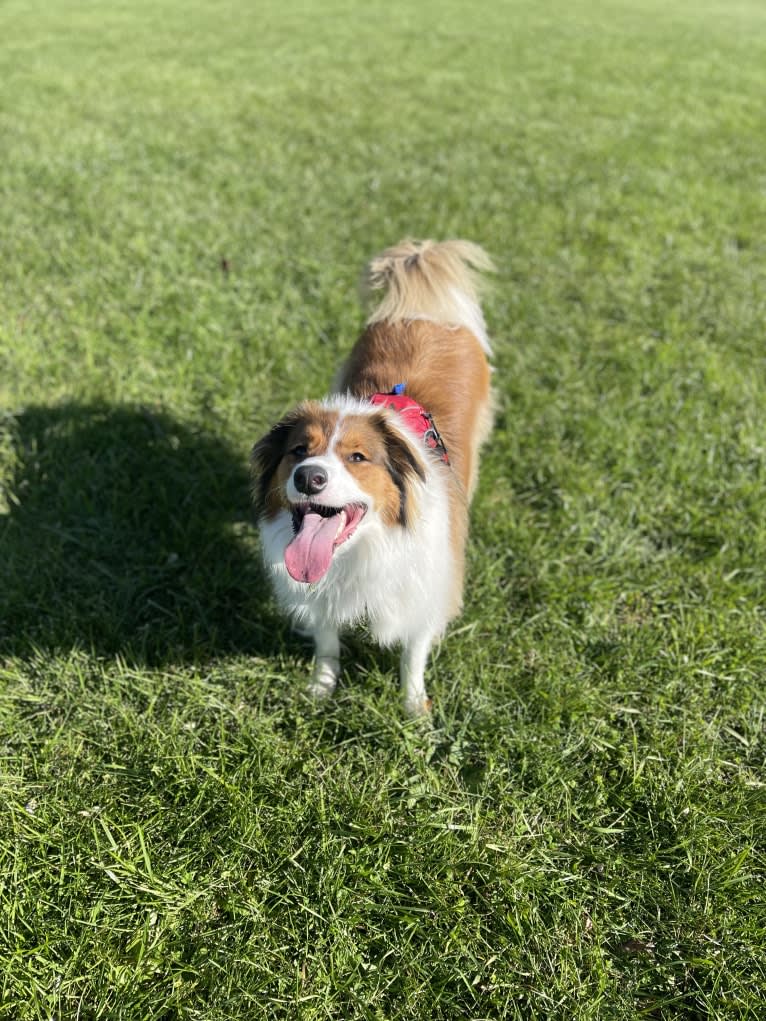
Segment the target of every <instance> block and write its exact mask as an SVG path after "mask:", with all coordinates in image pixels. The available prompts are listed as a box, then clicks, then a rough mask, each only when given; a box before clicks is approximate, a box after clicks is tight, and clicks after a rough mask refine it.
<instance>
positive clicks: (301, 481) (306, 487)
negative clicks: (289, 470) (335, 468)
mask: <svg viewBox="0 0 766 1021" xmlns="http://www.w3.org/2000/svg"><path fill="white" fill-rule="evenodd" d="M293 482H294V483H295V488H296V489H297V490H298V492H299V493H305V494H306V496H313V495H314V493H321V492H322V490H323V489H324V487H325V486H326V485H327V472H326V471H325V470H324V468H320V467H319V465H317V464H302V465H301V466H300V468H296V469H295V474H294V475H293Z"/></svg>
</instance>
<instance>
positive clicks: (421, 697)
mask: <svg viewBox="0 0 766 1021" xmlns="http://www.w3.org/2000/svg"><path fill="white" fill-rule="evenodd" d="M433 639H434V636H433V635H432V634H423V635H417V636H415V637H414V638H409V639H407V640H406V641H405V642H404V644H403V646H402V656H401V661H400V673H399V676H400V679H401V686H402V698H403V699H404V710H405V712H406V713H407V715H408V716H427V715H428V713H430V711H431V699H430V698H429V697H428V695H427V694H426V682H425V672H426V663H427V662H428V653H429V652H430V651H431V644H432V642H433Z"/></svg>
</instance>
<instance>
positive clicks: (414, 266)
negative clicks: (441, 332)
mask: <svg viewBox="0 0 766 1021" xmlns="http://www.w3.org/2000/svg"><path fill="white" fill-rule="evenodd" d="M493 269H494V266H493V264H492V260H491V259H490V257H489V256H488V255H487V253H486V252H485V251H484V249H483V248H480V247H479V245H475V244H473V242H471V241H440V242H436V241H411V240H409V239H408V240H405V241H400V242H399V244H398V245H393V246H392V247H391V248H387V249H386V250H385V251H384V252H381V254H380V255H378V256H376V257H375V258H374V259H372V260H371V261H370V263H369V264H368V266H367V270H366V274H365V281H364V290H365V292H367V293H372V292H374V291H378V290H383V291H384V294H383V297H382V299H381V301H380V302H379V303H378V304H377V305H376V306H375V308H374V309H373V311H372V312H371V313H370V316H369V318H368V320H367V325H368V326H370V325H371V324H373V323H381V322H398V321H399V320H402V319H432V320H433V321H434V322H437V323H444V324H445V325H450V324H452V325H460V326H465V327H467V328H468V329H469V330H471V331H472V332H473V333H474V334H475V336H476V337H478V339H479V340H480V341H481V344H482V347H483V348H484V351H485V353H486V354H487V355H491V353H492V351H491V349H490V345H489V338H488V337H487V327H486V324H485V322H484V316H483V315H482V312H481V306H480V304H479V299H480V297H481V295H482V293H483V291H484V290H485V289H486V278H485V277H483V276H482V275H481V273H482V272H485V273H486V272H488V271H491V270H493Z"/></svg>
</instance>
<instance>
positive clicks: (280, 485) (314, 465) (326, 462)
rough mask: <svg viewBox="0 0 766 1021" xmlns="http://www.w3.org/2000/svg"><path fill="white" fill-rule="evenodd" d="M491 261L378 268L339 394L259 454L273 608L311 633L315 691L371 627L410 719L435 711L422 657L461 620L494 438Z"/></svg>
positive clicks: (473, 255)
mask: <svg viewBox="0 0 766 1021" xmlns="http://www.w3.org/2000/svg"><path fill="white" fill-rule="evenodd" d="M488 269H491V263H490V260H489V258H488V257H487V255H486V254H485V253H484V252H483V251H482V249H481V248H479V247H478V246H477V245H474V244H471V243H470V242H467V241H445V242H442V243H435V242H432V241H422V242H412V241H403V242H402V243H401V244H399V245H396V246H395V247H393V248H389V249H388V250H387V251H385V252H383V253H382V254H381V255H379V256H378V257H377V258H376V259H373V260H372V262H371V263H370V265H369V267H368V270H367V284H368V287H369V288H370V289H371V290H377V289H382V290H383V292H384V294H383V298H382V301H381V302H380V304H379V305H378V307H377V308H376V309H375V311H374V312H373V314H372V315H371V316H370V318H369V320H368V322H367V325H366V328H365V330H364V331H363V333H362V335H361V336H360V337H359V339H358V340H357V342H356V344H355V346H354V348H353V349H352V351H351V354H350V355H349V358H348V360H347V361H346V363H345V365H344V366H343V367H342V369H341V371H340V373H339V375H338V378H337V381H336V386H335V392H334V393H333V394H332V395H331V396H329V397H327V398H325V399H323V400H321V401H313V400H312V401H305V402H304V403H302V404H299V405H298V407H296V408H295V409H294V410H293V411H291V412H290V413H289V414H287V415H286V416H285V417H284V418H283V419H282V420H281V421H280V422H278V423H277V425H275V426H274V428H273V429H272V430H271V431H270V432H269V433H267V435H266V436H264V437H263V439H261V440H260V441H259V442H258V443H256V445H255V447H254V449H253V455H252V466H253V476H254V496H255V503H256V509H257V512H258V517H259V525H260V530H261V536H262V540H263V553H264V559H265V562H266V565H267V567H268V569H269V571H270V573H271V575H272V578H273V582H274V587H275V590H276V595H277V598H278V600H279V602H280V604H281V605H282V607H283V608H284V609H285V610H286V611H287V612H288V613H289V614H291V615H292V617H293V618H294V619H295V621H296V623H297V624H298V625H300V626H301V627H302V628H305V629H307V630H309V631H310V632H311V634H312V635H313V637H314V642H315V652H316V661H315V665H314V671H313V676H312V680H311V683H310V685H309V691H310V692H311V693H312V694H314V695H317V696H322V695H328V694H330V693H331V692H332V691H333V690H334V688H335V684H336V681H337V678H338V674H339V672H340V661H339V657H340V639H339V634H340V631H341V630H342V629H343V628H345V627H348V626H350V625H353V624H355V623H359V622H361V621H366V622H367V624H368V626H369V629H370V631H371V633H372V635H373V637H374V638H375V639H376V641H378V642H379V643H380V644H381V645H384V646H390V645H400V646H401V650H402V652H401V685H402V693H403V696H404V703H405V708H406V709H407V711H408V712H409V713H410V714H412V715H418V714H421V713H425V712H427V711H428V710H429V708H430V700H429V699H428V697H427V695H426V689H425V682H424V672H425V667H426V661H427V658H428V653H429V650H430V648H431V646H432V644H433V642H434V640H435V639H437V638H438V637H439V636H440V635H441V634H442V633H443V632H444V629H445V627H446V625H447V623H448V622H449V621H450V620H451V619H452V618H453V617H454V616H455V615H456V614H457V613H459V611H460V608H461V605H462V592H463V573H464V561H465V542H466V533H467V528H468V505H469V502H470V500H471V497H472V495H473V492H474V489H475V486H476V480H477V473H478V460H479V448H480V446H481V444H482V442H483V441H484V440H485V439H486V438H487V435H488V433H489V430H490V427H491V421H492V413H491V401H490V368H489V364H488V362H487V358H488V356H489V355H490V347H489V341H488V338H487V331H486V326H485V324H484V317H483V315H482V312H481V308H480V306H479V300H478V299H479V284H480V277H479V273H478V271H480V270H488Z"/></svg>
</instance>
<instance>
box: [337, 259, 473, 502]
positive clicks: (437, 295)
mask: <svg viewBox="0 0 766 1021" xmlns="http://www.w3.org/2000/svg"><path fill="white" fill-rule="evenodd" d="M491 266H492V264H491V261H490V259H489V257H488V256H487V255H486V253H485V252H484V251H483V250H482V249H481V248H479V246H478V245H474V244H472V243H471V242H468V241H443V242H433V241H421V242H414V241H403V242H401V243H400V244H398V245H395V246H394V247H393V248H389V249H387V250H386V251H385V252H383V253H382V254H381V255H379V256H377V258H375V259H373V260H372V261H371V262H370V264H369V266H368V268H367V274H366V285H367V289H368V290H369V291H376V290H381V289H382V290H383V297H382V300H381V301H380V303H379V304H378V305H377V307H376V308H375V310H374V311H373V313H372V315H371V316H370V318H369V319H368V321H367V326H366V328H365V330H364V332H363V333H362V335H361V337H360V338H359V340H358V341H357V343H356V345H355V346H354V348H353V350H352V351H351V354H350V355H349V357H348V360H347V361H346V363H345V365H344V367H343V369H342V370H341V373H340V376H339V379H338V389H339V390H340V391H341V392H349V393H351V394H353V395H354V396H356V397H361V398H367V397H369V396H370V395H371V394H374V393H387V392H389V391H390V390H392V389H393V387H394V386H396V385H398V384H402V383H404V384H405V385H406V392H407V394H408V395H409V396H410V397H412V398H413V399H414V400H415V401H417V402H418V403H419V404H421V405H423V407H424V408H427V409H428V411H429V412H430V413H431V414H432V415H433V417H434V420H435V422H436V425H437V427H438V429H439V432H440V433H441V436H442V438H443V440H444V442H445V444H446V447H447V450H448V452H449V457H450V462H451V464H452V468H453V471H454V473H455V476H456V477H457V479H458V480H459V481H460V483H461V486H462V490H463V493H464V494H465V496H467V497H468V499H470V497H471V496H472V495H473V491H474V488H475V485H476V478H477V473H478V451H479V447H480V446H481V444H482V443H483V441H484V440H485V439H486V437H487V435H488V433H489V429H490V426H491V421H492V412H491V401H490V368H489V365H488V362H487V356H488V355H489V354H490V353H491V352H490V346H489V340H488V338H487V330H486V326H485V324H484V317H483V315H482V312H481V307H480V305H479V291H480V285H481V279H480V277H479V273H478V271H480V270H488V269H491Z"/></svg>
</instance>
